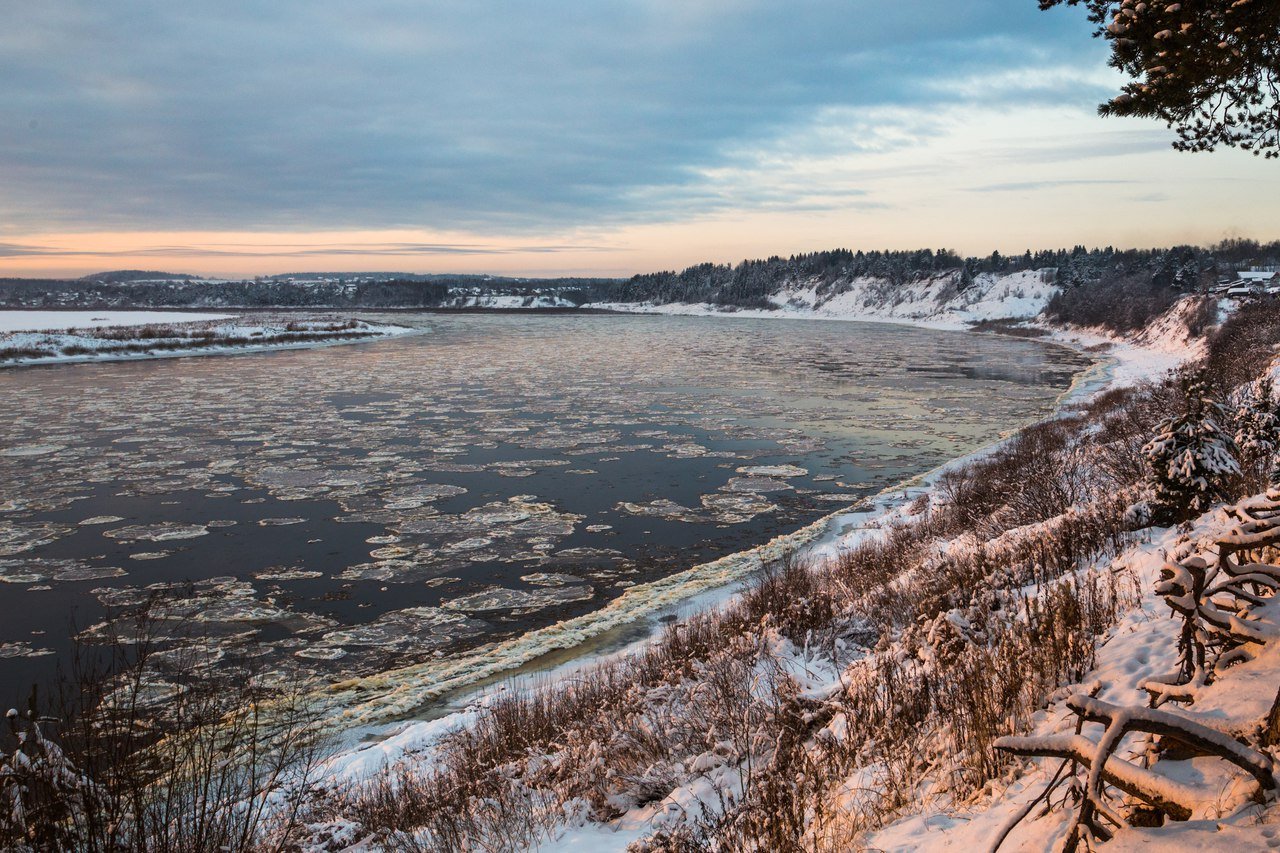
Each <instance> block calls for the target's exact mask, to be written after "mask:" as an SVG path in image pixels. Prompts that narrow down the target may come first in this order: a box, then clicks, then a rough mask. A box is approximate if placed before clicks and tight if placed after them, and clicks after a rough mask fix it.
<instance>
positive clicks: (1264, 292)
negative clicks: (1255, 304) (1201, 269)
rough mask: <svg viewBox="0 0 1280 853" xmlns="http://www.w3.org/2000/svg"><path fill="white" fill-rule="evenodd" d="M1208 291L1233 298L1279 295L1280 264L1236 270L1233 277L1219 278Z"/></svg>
mask: <svg viewBox="0 0 1280 853" xmlns="http://www.w3.org/2000/svg"><path fill="white" fill-rule="evenodd" d="M1210 292H1211V293H1216V294H1219V295H1221V296H1230V297H1233V298H1246V297H1262V296H1270V297H1274V296H1276V295H1280V265H1271V266H1264V267H1249V269H1247V270H1238V271H1237V272H1236V274H1235V276H1234V277H1231V276H1223V277H1222V278H1219V279H1218V282H1217V284H1215V285H1214V286H1213V287H1212V288H1210Z"/></svg>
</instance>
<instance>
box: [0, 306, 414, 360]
mask: <svg viewBox="0 0 1280 853" xmlns="http://www.w3.org/2000/svg"><path fill="white" fill-rule="evenodd" d="M170 316H171V319H168V320H153V321H149V322H142V323H130V324H116V325H111V324H104V325H97V326H69V327H67V328H63V329H35V330H14V331H11V332H3V333H0V344H3V343H6V342H10V343H12V342H14V341H15V338H16V337H17V336H23V337H26V338H34V339H36V340H37V341H38V340H39V338H41V337H44V338H57V337H60V336H61V337H64V338H73V337H74V338H81V339H87V340H102V339H100V338H95V337H94V336H93V332H94V331H99V330H101V331H105V330H108V329H111V330H121V329H126V330H127V329H132V328H137V329H143V328H146V327H147V326H150V325H156V324H159V323H165V324H168V325H175V326H180V327H181V326H194V325H196V324H211V323H219V322H227V321H230V320H234V319H235V318H234V317H232V316H231V315H223V316H221V317H216V318H213V319H210V318H208V317H201V316H196V317H195V318H194V319H190V320H186V319H177V318H176V316H175V315H170ZM272 316H273V318H274V317H279V316H280V315H279V314H278V313H277V314H274V315H272ZM290 316H303V317H306V316H309V315H308V314H307V312H298V313H297V314H296V315H290ZM353 319H355V318H353ZM360 322H361V323H362V327H361V328H359V329H353V330H349V331H345V332H331V333H328V334H323V333H322V334H316V335H315V336H314V337H313V338H311V339H307V340H291V341H280V342H274V343H273V342H269V341H268V342H263V343H219V342H218V341H217V340H216V339H215V340H213V341H210V342H209V343H206V344H198V345H195V346H191V347H173V348H163V349H156V350H146V351H141V352H135V351H128V352H119V351H116V352H112V351H106V352H92V351H91V352H77V353H75V354H61V353H59V354H57V355H44V356H25V357H19V358H12V359H4V360H0V370H3V369H11V368H36V367H60V366H63V365H82V364H96V363H99V362H126V361H152V360H157V359H166V358H192V357H200V356H228V355H240V354H250V353H265V352H275V351H277V350H301V349H318V348H321V347H331V346H342V345H347V344H361V343H374V342H376V341H381V340H386V339H388V338H398V337H405V336H409V335H416V334H423V333H425V332H426V330H425V329H415V328H412V327H409V326H399V325H393V324H388V323H375V322H368V321H363V320H362V321H360ZM253 328H257V329H259V330H260V331H261V332H265V331H266V330H268V329H272V328H274V327H273V326H261V327H253ZM71 330H75V331H77V332H81V333H82V334H79V335H75V336H72V335H69V334H68V333H69V332H70V331H71ZM295 334H296V333H295ZM226 337H228V338H229V337H230V335H227V336H226ZM111 340H116V339H111ZM18 342H19V343H20V344H22V343H26V344H27V345H38V344H35V343H34V342H26V341H21V340H19V341H18ZM69 343H73V342H72V341H67V342H64V344H62V346H65V345H67V344H69ZM120 343H122V344H125V345H129V346H145V345H146V344H145V343H144V342H143V341H142V340H141V339H139V340H137V341H132V342H126V341H123V340H121V341H120ZM53 345H54V344H50V346H53Z"/></svg>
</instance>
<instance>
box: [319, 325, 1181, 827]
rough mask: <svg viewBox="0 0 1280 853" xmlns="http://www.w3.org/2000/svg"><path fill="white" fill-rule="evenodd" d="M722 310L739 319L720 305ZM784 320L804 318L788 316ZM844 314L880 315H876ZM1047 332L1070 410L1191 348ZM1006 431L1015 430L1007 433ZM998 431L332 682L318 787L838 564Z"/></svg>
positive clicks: (379, 766) (351, 777)
mask: <svg viewBox="0 0 1280 853" xmlns="http://www.w3.org/2000/svg"><path fill="white" fill-rule="evenodd" d="M664 313H667V312H664ZM669 313H675V312H669ZM703 316H717V315H716V314H708V315H703ZM721 316H731V317H741V316H744V315H743V314H742V313H740V312H724V313H722V314H721ZM787 319H793V320H798V319H802V318H800V317H797V316H794V315H793V316H790V317H788V318H787ZM814 319H832V318H829V317H815V318H814ZM843 319H847V320H860V321H864V322H877V323H878V322H883V321H882V320H880V319H879V318H874V319H865V318H855V317H845V318H843ZM900 324H902V325H917V324H915V323H909V322H901V323H900ZM1047 331H1048V334H1046V335H1045V336H1044V337H1042V338H1039V340H1040V341H1042V342H1043V343H1046V344H1050V345H1056V346H1065V347H1069V348H1072V349H1075V350H1077V351H1079V352H1082V353H1085V354H1087V355H1088V356H1090V357H1091V358H1092V359H1093V361H1094V364H1093V365H1092V366H1091V367H1090V368H1087V369H1086V370H1084V371H1082V372H1081V373H1080V374H1079V375H1077V377H1076V379H1075V381H1074V382H1073V383H1072V385H1071V387H1070V388H1069V389H1067V390H1066V391H1064V392H1063V394H1062V395H1061V397H1060V398H1059V400H1058V404H1057V411H1058V414H1059V415H1062V414H1064V413H1069V412H1071V411H1073V410H1075V409H1076V408H1077V407H1079V406H1081V405H1083V404H1085V403H1086V402H1087V401H1088V400H1089V399H1091V398H1092V397H1094V396H1095V395H1097V394H1098V393H1100V392H1103V391H1106V390H1109V389H1112V388H1116V387H1119V386H1122V385H1127V384H1131V383H1132V382H1134V381H1138V380H1140V379H1143V378H1146V377H1151V378H1155V379H1158V378H1160V376H1161V375H1162V374H1163V373H1164V371H1165V370H1167V369H1169V368H1171V367H1174V366H1176V365H1177V364H1178V363H1180V362H1181V361H1182V360H1184V359H1185V358H1191V357H1193V356H1194V355H1195V354H1196V353H1195V350H1194V348H1186V349H1184V350H1183V351H1182V353H1180V354H1179V353H1172V352H1168V351H1160V350H1155V349H1153V348H1150V347H1143V346H1140V345H1137V344H1133V343H1128V342H1124V341H1120V340H1107V339H1105V338H1104V337H1102V336H1101V335H1096V334H1090V333H1088V332H1079V331H1070V330H1062V329H1051V330H1047ZM1015 434H1016V430H1013V431H1011V433H1010V435H1011V436H1012V435H1015ZM1008 439H1009V437H1008V436H1007V437H1006V438H1005V439H1002V440H1001V441H1000V442H996V443H994V444H991V445H988V446H986V447H983V448H980V449H978V450H975V451H971V452H969V453H966V454H964V455H962V456H960V457H958V458H956V459H953V460H951V461H949V462H947V463H945V464H943V465H941V466H939V467H937V468H934V469H933V470H931V471H928V472H926V473H923V474H920V475H918V476H916V477H913V478H911V479H909V480H907V481H905V482H903V483H899V484H896V485H894V486H892V487H890V488H888V489H886V490H884V491H882V492H881V493H879V494H877V495H875V496H874V497H872V498H869V499H867V500H866V501H865V502H863V503H862V504H860V505H855V506H852V507H846V508H844V509H842V510H839V511H837V512H834V513H831V514H830V515H828V516H826V517H824V518H822V519H820V520H819V521H817V522H814V523H813V524H811V525H808V526H807V527H805V528H803V529H802V530H800V531H796V532H795V533H792V534H788V535H786V536H781V537H778V538H777V539H774V540H772V541H771V542H769V543H766V544H765V545H763V546H760V547H759V548H755V549H750V550H748V551H744V552H739V553H737V554H733V555H729V556H727V557H724V558H722V559H721V560H717V561H714V562H713V563H710V564H707V565H705V566H699V567H695V568H693V569H690V570H688V571H686V572H682V573H680V574H678V575H675V576H672V577H671V578H669V579H666V580H665V581H663V582H660V583H659V584H656V585H650V588H646V589H636V590H635V591H633V592H632V593H631V594H630V595H628V596H623V597H621V598H619V599H617V600H616V601H615V602H613V603H612V604H611V605H609V606H608V607H606V608H604V610H605V611H607V612H605V613H604V614H603V617H604V618H601V614H600V613H596V614H591V615H590V616H587V617H582V619H580V620H570V621H568V622H566V623H561V624H558V625H554V626H550V627H549V628H547V629H544V630H543V631H542V632H533V633H532V634H530V635H527V636H524V637H520V638H516V639H515V640H512V641H510V642H509V643H507V644H503V645H502V646H500V647H499V648H497V649H493V648H490V649H485V650H481V651H480V652H478V653H477V654H475V655H473V656H468V657H467V658H465V659H461V660H458V661H449V662H442V663H439V664H426V665H423V666H420V667H412V668H407V669H401V670H396V671H393V672H388V673H383V674H380V675H379V676H377V677H375V678H373V679H356V680H353V681H351V682H346V683H343V684H338V685H334V686H333V688H332V692H331V693H329V694H328V695H327V696H325V697H324V700H323V701H324V702H325V703H326V704H328V703H330V702H332V703H334V704H335V705H336V706H342V707H343V710H342V711H341V714H340V716H339V717H338V718H335V723H336V726H335V727H334V728H336V729H340V730H342V731H343V734H342V736H341V737H340V739H339V741H338V742H339V744H340V748H339V749H338V750H337V751H336V752H335V753H334V754H333V755H331V756H330V757H329V759H328V760H327V761H326V762H325V765H324V768H323V771H322V776H323V777H324V778H325V780H326V784H329V785H332V786H334V787H337V788H341V787H346V786H351V785H358V784H359V783H360V782H361V780H363V779H366V778H368V777H370V776H371V775H372V774H376V773H378V772H380V771H382V770H385V769H386V768H388V767H390V766H392V765H394V764H396V763H397V762H398V761H401V760H402V759H404V758H405V757H406V756H410V755H412V756H416V757H421V756H422V755H423V754H429V753H430V752H431V749H432V747H433V745H434V744H436V743H438V742H439V741H440V740H441V739H442V738H447V737H448V736H449V735H450V733H452V732H455V731H458V730H460V729H464V728H466V727H468V726H470V725H472V724H473V723H474V722H475V720H476V719H477V716H478V715H480V714H482V713H483V709H484V708H485V707H486V706H487V705H488V704H489V703H490V702H493V701H495V700H497V699H499V698H500V697H502V696H507V695H511V694H512V693H519V692H521V691H524V690H533V689H540V688H545V687H547V685H548V684H554V683H557V682H558V681H563V680H565V679H572V678H573V677H574V676H575V675H576V674H578V673H582V672H584V671H586V670H589V669H591V668H592V667H597V666H600V665H607V664H608V663H609V662H610V661H613V660H618V659H621V658H625V657H626V656H628V655H634V654H636V653H638V652H641V651H642V650H644V649H645V648H647V647H648V646H650V645H651V644H652V643H653V642H654V641H655V640H656V639H657V638H658V637H659V636H660V635H661V634H662V632H663V631H664V630H665V628H666V626H667V624H668V623H670V622H673V621H684V620H686V619H688V618H689V617H690V616H691V615H693V614H696V613H704V614H705V613H707V612H710V611H715V610H717V609H723V608H724V607H726V606H728V605H731V604H732V603H733V602H734V600H735V597H736V596H737V595H738V594H739V593H740V592H741V591H742V590H743V589H744V588H745V587H746V586H747V585H748V581H749V580H751V579H753V578H756V577H758V576H759V575H760V573H761V572H762V571H763V569H764V567H765V566H767V565H778V564H781V563H782V562H783V561H784V560H786V559H787V558H791V559H793V560H797V561H801V562H805V563H808V564H811V565H817V564H822V563H826V562H834V561H838V560H839V559H840V558H841V555H843V554H846V553H848V552H850V551H851V550H853V549H855V548H857V547H858V546H859V544H861V543H862V542H864V541H866V540H867V539H868V538H871V537H875V536H877V535H878V534H880V533H881V532H883V531H884V530H885V529H887V528H890V527H892V526H893V525H894V524H896V523H900V522H903V521H905V520H909V516H910V512H909V511H908V508H909V507H910V506H911V505H912V504H913V503H916V502H919V501H921V500H929V499H930V498H931V496H936V490H937V486H938V483H939V481H940V480H941V479H942V478H943V477H944V476H945V475H946V474H947V472H949V471H953V470H956V469H957V468H963V467H964V466H967V465H969V464H971V463H974V462H976V461H978V460H980V459H982V458H984V457H986V456H989V455H990V454H992V453H993V452H994V451H996V450H997V449H998V448H1000V447H1001V446H1002V445H1003V444H1004V443H1005V442H1007V441H1008ZM480 670H482V671H483V675H484V678H482V679H480V680H476V679H475V674H476V672H477V671H480ZM428 703H431V704H430V707H431V710H430V711H429V712H428V713H422V714H421V717H422V718H421V719H417V720H404V719H402V720H400V721H398V722H396V721H392V722H379V720H383V721H386V720H389V719H390V720H394V718H395V717H402V718H403V717H406V716H412V715H414V714H415V710H417V711H418V712H420V711H421V709H423V708H426V707H428ZM415 760H416V759H415ZM585 831H586V833H587V835H586V836H583V837H582V839H580V840H581V841H582V843H596V842H594V841H587V840H586V839H588V838H592V837H594V833H595V831H596V830H595V829H587V830H585ZM609 835H610V837H611V838H613V839H614V843H616V842H617V837H616V836H614V834H613V833H612V832H610V833H609ZM562 840H563V841H565V843H568V841H569V839H562ZM610 846H612V844H611V845H610ZM622 846H625V844H623V845H622ZM584 849H585V848H584Z"/></svg>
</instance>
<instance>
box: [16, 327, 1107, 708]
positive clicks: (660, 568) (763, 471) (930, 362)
mask: <svg viewBox="0 0 1280 853" xmlns="http://www.w3.org/2000/svg"><path fill="white" fill-rule="evenodd" d="M392 321H393V322H401V323H410V324H413V325H418V326H421V327H423V328H425V329H426V330H427V333H426V334H423V335H421V336H415V337H409V338H400V339H394V340H388V341H382V342H377V343H372V344H361V345H352V346H346V347H337V348H330V349H317V350H307V351H290V352H279V353H271V354H260V355H246V356H238V357H233V358H195V359H173V360H161V361H151V362H136V363H116V364H96V365H82V366H75V367H58V368H39V369H12V370H6V371H4V372H3V373H0V394H2V395H3V399H4V400H5V401H6V410H7V415H8V417H7V418H6V419H5V420H4V422H3V423H0V484H2V485H3V491H2V492H0V684H5V685H9V686H10V687H11V692H12V693H14V694H17V693H19V692H21V691H22V690H23V689H25V685H26V684H28V683H29V682H30V681H31V680H34V679H42V678H45V677H47V675H48V674H49V673H51V672H52V670H53V663H54V662H55V661H56V660H57V659H58V658H59V657H61V656H64V655H65V654H66V652H67V651H68V649H69V638H70V635H71V633H72V630H73V628H72V622H73V621H74V623H75V625H76V628H75V629H74V630H80V631H83V632H84V633H85V636H87V637H88V638H91V639H92V638H99V637H103V636H106V635H108V634H109V633H110V629H111V627H112V626H111V625H110V624H109V622H108V621H106V620H108V619H109V616H114V615H115V614H118V613H127V612H128V610H129V608H131V607H136V606H138V605H140V604H143V603H146V602H155V604H154V607H155V611H156V613H157V615H158V617H159V619H158V623H157V624H158V626H159V631H160V633H161V634H162V635H169V636H171V639H170V641H169V642H170V645H172V646H180V645H181V644H183V643H185V642H189V640H187V639H184V637H187V636H188V635H189V634H190V629H191V628H192V626H195V627H196V628H197V629H198V632H199V633H200V635H201V636H204V637H208V638H213V639H214V640H215V641H216V643H215V645H216V648H215V649H213V650H212V651H211V652H210V653H208V654H204V655H202V656H201V657H200V660H201V662H202V665H207V666H232V665H235V664H236V663H237V662H242V661H244V660H246V659H247V658H250V657H252V658H253V659H254V660H255V661H256V662H257V665H259V666H263V665H265V666H270V667H278V668H281V669H287V670H289V671H299V670H300V671H302V672H304V673H308V674H315V675H319V676H335V675H338V674H344V675H345V674H352V673H356V672H369V671H372V670H376V669H379V668H384V667H388V666H391V665H396V664H401V663H407V662H412V661H415V660H422V659H426V658H429V657H432V656H441V655H448V654H449V653H451V652H454V651H457V650H460V649H463V648H466V647H470V646H474V645H475V644H477V643H480V642H483V641H487V640H492V639H496V638H501V637H507V636H512V635H515V634H518V633H520V632H523V631H526V630H528V629H530V628H532V627H537V626H541V625H546V624H549V623H551V622H554V621H556V620H558V619H563V618H565V617H567V616H570V615H577V614H580V613H584V612H588V611H590V610H592V609H593V608H595V607H599V606H600V605H601V604H602V603H603V602H605V601H607V600H609V599H611V598H613V597H616V596H617V595H619V594H620V593H621V592H622V591H623V590H625V589H627V588H628V587H631V586H634V585H637V584H643V583H645V582H646V581H648V580H652V579H654V578H656V577H660V576H664V575H667V574H670V573H672V572H674V571H677V570H680V569H684V568H688V567H689V566H691V565H694V564H697V563H701V562H704V561H706V560H709V559H713V558H715V557H718V556H721V555H723V554H725V553H728V552H731V551H733V550H737V549H740V548H743V547H748V546H750V545H752V544H755V543H758V542H761V541H764V540H766V539H768V538H770V537H772V536H774V535H776V534H778V533H780V532H783V531H786V530H789V529H793V528H795V527H798V526H800V525H802V524H805V523H807V522H809V521H812V520H813V519H815V518H817V517H820V516H821V515H824V514H826V513H828V512H830V511H832V510H833V509H835V508H837V507H839V506H840V505H842V504H847V503H851V502H853V501H855V500H856V499H857V498H859V497H862V496H865V495H867V494H869V493H873V492H875V491H878V490H880V489H881V488H883V487H885V486H887V485H890V484H891V483H893V482H896V481H898V480H901V479H903V478H904V477H906V476H909V475H911V474H914V473H917V472H920V471H923V470H927V469H928V468H931V467H933V466H935V465H936V464H938V463H940V462H942V461H944V460H945V459H947V458H950V457H953V456H955V455H957V454H958V453H961V452H964V451H965V450H968V449H971V448H974V447H977V446H979V445H981V444H984V443H986V442H988V441H990V440H992V439H994V438H995V437H996V436H997V435H998V433H999V431H1000V430H1002V429H1007V428H1008V427H1010V426H1011V425H1014V424H1016V423H1018V422H1021V421H1024V420H1026V419H1028V418H1031V417H1035V416H1038V415H1043V414H1045V413H1047V412H1048V411H1049V410H1050V408H1051V407H1052V404H1053V401H1054V400H1055V398H1056V397H1057V395H1058V394H1059V393H1060V392H1061V391H1062V390H1063V389H1064V388H1065V387H1067V386H1068V385H1069V384H1070V382H1071V379H1072V376H1073V375H1074V373H1075V372H1076V371H1078V370H1079V369H1081V368H1082V367H1083V366H1084V362H1083V360H1082V359H1081V358H1080V357H1078V356H1076V355H1074V354H1072V353H1070V352H1068V351H1066V350H1062V349H1059V348H1053V347H1045V346H1041V345H1039V344H1035V343H1031V342H1026V341H1020V340H1013V339H1006V338H995V337H979V336H973V335H966V334H958V333H945V332H933V331H922V330H915V329H907V328H899V327H888V326H874V325H863V324H845V323H834V322H832V323H825V322H806V323H796V322H776V321H762V320H725V319H701V318H680V317H639V316H636V317H630V316H563V315H561V316H553V317H547V316H512V315H502V316H487V315H466V316H439V315H423V316H414V315H403V314H402V315H396V316H395V317H394V318H392ZM170 629H171V630H170ZM169 653H171V654H172V655H173V656H174V659H175V660H177V659H182V660H189V659H188V658H184V657H183V656H182V655H181V650H180V649H177V648H174V649H170V650H169ZM187 665H189V664H187ZM0 698H3V697H0Z"/></svg>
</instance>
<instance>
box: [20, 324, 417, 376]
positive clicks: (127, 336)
mask: <svg viewBox="0 0 1280 853" xmlns="http://www.w3.org/2000/svg"><path fill="white" fill-rule="evenodd" d="M14 313H18V314H22V315H24V316H22V317H17V318H10V319H8V320H7V321H6V322H7V324H8V325H10V326H16V327H21V328H22V329H40V328H44V329H45V330H44V331H7V332H0V367H7V366H17V365H44V364H68V363H77V362H87V361H121V360H136V359H148V358H168V357H175V356H193V355H218V354H228V353H241V352H262V351H266V350H276V349H299V348H306V347H316V346H329V345H333V344H342V343H357V342H361V341H370V340H375V339H378V338H385V337H394V336H397V335H405V334H412V333H414V332H415V331H416V330H414V329H410V328H407V327H404V326H392V325H386V324H376V323H369V322H365V321H363V320H354V319H345V318H344V319H335V318H331V317H315V316H310V315H304V316H297V315H295V316H287V317H255V318H252V319H250V318H242V319H239V320H232V319H226V318H225V315H198V314H176V313H153V312H114V313H113V312H106V313H103V314H91V313H88V312H86V313H85V314H84V315H83V316H81V315H79V314H75V313H71V314H63V313H61V312H46V311H36V312H14ZM50 315H51V316H50ZM161 318H167V319H161ZM50 319H53V320H56V321H58V323H59V325H58V326H57V328H49V327H42V326H41V325H39V324H43V323H46V322H48V321H49V320H50ZM81 321H83V323H81ZM77 323H80V325H76V324H77Z"/></svg>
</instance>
